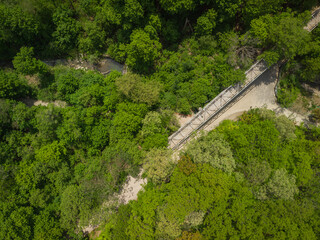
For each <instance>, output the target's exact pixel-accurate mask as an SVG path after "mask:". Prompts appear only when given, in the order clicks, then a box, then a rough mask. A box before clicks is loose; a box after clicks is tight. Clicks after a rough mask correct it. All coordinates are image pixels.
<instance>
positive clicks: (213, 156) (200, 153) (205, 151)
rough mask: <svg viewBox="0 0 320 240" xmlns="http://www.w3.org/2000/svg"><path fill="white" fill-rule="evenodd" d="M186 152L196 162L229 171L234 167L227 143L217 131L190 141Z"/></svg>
mask: <svg viewBox="0 0 320 240" xmlns="http://www.w3.org/2000/svg"><path fill="white" fill-rule="evenodd" d="M186 153H187V154H188V155H190V156H191V157H192V158H193V161H194V162H196V163H210V164H211V165H212V166H213V167H215V168H218V169H221V170H223V171H225V172H228V173H231V172H233V170H234V168H235V160H234V159H233V156H232V151H231V148H230V146H229V144H228V143H227V142H226V141H225V140H224V139H223V136H222V135H221V134H219V133H217V132H211V133H209V134H208V135H207V136H204V135H202V136H200V137H199V138H197V139H196V140H194V141H192V142H191V143H190V144H189V145H188V147H187V150H186Z"/></svg>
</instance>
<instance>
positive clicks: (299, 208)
mask: <svg viewBox="0 0 320 240" xmlns="http://www.w3.org/2000/svg"><path fill="white" fill-rule="evenodd" d="M319 149H320V142H319V129H305V128H303V127H295V125H294V124H293V122H292V121H290V120H289V119H288V118H286V117H284V116H280V117H276V115H275V114H274V113H273V112H272V111H269V110H265V109H260V110H259V109H254V110H251V111H249V112H248V113H245V114H243V115H242V116H241V118H240V120H239V121H238V122H233V121H229V120H227V121H224V122H222V124H220V126H219V127H218V128H217V129H215V130H214V131H212V132H209V133H208V134H207V135H206V134H204V135H201V136H200V137H199V138H197V139H195V140H193V141H192V142H190V144H189V145H188V146H187V148H186V149H185V150H184V152H182V153H181V155H180V158H179V161H178V164H177V165H176V166H175V167H174V168H172V167H171V168H166V169H164V168H163V167H162V166H164V165H165V164H164V163H163V162H164V159H163V157H164V156H165V155H164V154H163V153H162V154H160V153H158V154H157V155H158V156H159V157H158V158H157V160H156V161H158V163H159V164H158V167H157V166H156V165H155V166H154V167H153V168H152V169H151V171H152V172H150V170H149V169H148V168H145V169H146V171H147V175H148V177H149V174H151V177H149V181H150V182H149V183H148V185H147V186H146V188H145V191H144V192H141V193H140V194H139V198H138V201H133V202H131V203H130V204H129V205H126V206H121V207H120V208H119V210H118V213H117V214H115V215H114V217H111V218H109V221H108V223H107V225H106V227H105V230H104V232H103V234H102V235H101V239H233V238H236V239H306V238H308V239H318V237H319V234H320V232H319V228H318V226H319V221H320V218H319V207H320V205H319V204H320V202H319V196H318V188H319V170H320V169H319V160H320V158H319ZM160 156H161V158H160ZM153 159H155V158H153ZM166 159H167V164H171V165H172V163H173V160H172V159H171V158H170V157H169V156H167V158H166ZM153 161H154V160H153ZM155 169H157V170H158V171H159V172H160V171H161V172H162V175H163V176H165V175H164V172H166V174H167V175H168V174H170V179H169V180H168V179H167V178H163V179H162V182H161V181H159V178H154V176H155V174H154V171H155ZM157 175H158V174H157Z"/></svg>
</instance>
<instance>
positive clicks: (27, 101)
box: [21, 98, 67, 108]
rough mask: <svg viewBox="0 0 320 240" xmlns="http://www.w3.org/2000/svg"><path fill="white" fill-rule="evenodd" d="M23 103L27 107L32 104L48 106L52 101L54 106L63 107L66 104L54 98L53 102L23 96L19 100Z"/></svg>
mask: <svg viewBox="0 0 320 240" xmlns="http://www.w3.org/2000/svg"><path fill="white" fill-rule="evenodd" d="M21 101H22V102H23V103H24V104H26V105H27V106H28V107H32V106H48V105H49V104H50V103H52V104H53V105H54V106H56V107H62V108H65V107H66V106H67V103H66V102H64V101H60V100H56V101H53V102H44V101H41V100H36V99H31V98H25V99H22V100H21Z"/></svg>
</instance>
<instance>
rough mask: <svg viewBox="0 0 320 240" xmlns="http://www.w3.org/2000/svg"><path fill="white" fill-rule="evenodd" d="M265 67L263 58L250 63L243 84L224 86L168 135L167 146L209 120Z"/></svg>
mask: <svg viewBox="0 0 320 240" xmlns="http://www.w3.org/2000/svg"><path fill="white" fill-rule="evenodd" d="M267 69H268V66H267V64H266V62H265V61H264V60H263V59H261V60H259V61H258V62H256V63H255V64H254V65H252V66H251V68H250V69H249V70H247V71H246V72H245V74H246V81H245V83H244V85H240V84H239V83H238V84H236V85H234V86H230V87H228V88H226V89H225V90H223V91H222V92H221V93H220V94H218V95H217V96H216V97H215V98H214V99H213V100H211V101H210V102H209V103H208V104H207V105H206V106H205V107H204V108H203V109H202V110H201V111H199V112H198V113H197V114H196V115H194V117H193V118H192V119H191V120H190V121H189V122H187V123H186V124H185V125H183V126H182V127H181V128H180V129H179V130H178V131H176V132H175V133H173V134H172V135H171V136H170V137H169V147H170V148H172V149H176V148H178V147H179V146H180V145H181V144H182V143H183V142H185V141H186V140H187V139H188V138H189V137H190V135H191V134H192V132H194V131H196V130H199V129H201V127H202V126H204V125H205V124H206V123H207V122H208V121H210V120H211V119H212V117H214V116H215V114H216V113H218V112H219V111H220V110H221V109H223V108H224V107H225V106H226V105H228V104H229V102H231V101H232V100H233V99H234V98H236V97H237V96H238V95H239V94H241V93H242V92H243V91H244V90H245V89H246V88H247V86H248V85H250V84H251V83H252V82H253V81H255V80H256V79H257V78H258V77H259V76H260V75H261V74H262V73H264V72H265V71H266V70H267Z"/></svg>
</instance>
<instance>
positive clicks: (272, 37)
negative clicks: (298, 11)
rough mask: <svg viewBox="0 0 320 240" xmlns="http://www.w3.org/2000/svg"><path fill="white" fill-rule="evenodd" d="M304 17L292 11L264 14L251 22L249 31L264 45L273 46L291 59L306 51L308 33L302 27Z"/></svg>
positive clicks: (308, 40)
mask: <svg viewBox="0 0 320 240" xmlns="http://www.w3.org/2000/svg"><path fill="white" fill-rule="evenodd" d="M303 26H304V19H303V18H302V17H300V18H298V17H295V16H294V15H293V14H292V13H287V12H285V13H282V14H280V15H276V16H272V15H264V16H261V17H260V18H258V19H254V20H253V21H252V22H251V29H252V30H251V31H252V33H253V34H254V36H256V37H258V38H259V39H260V41H261V42H262V44H263V45H264V46H275V47H276V49H277V51H278V52H279V53H280V55H281V56H282V57H285V58H287V59H293V58H294V57H295V56H296V55H298V54H303V53H306V52H307V51H308V48H307V46H308V44H309V42H310V35H309V34H308V32H307V30H305V29H303Z"/></svg>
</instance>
